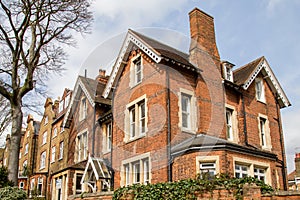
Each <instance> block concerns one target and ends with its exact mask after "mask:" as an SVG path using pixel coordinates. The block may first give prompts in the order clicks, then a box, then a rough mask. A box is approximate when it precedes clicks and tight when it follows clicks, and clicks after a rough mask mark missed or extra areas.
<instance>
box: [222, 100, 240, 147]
mask: <svg viewBox="0 0 300 200" xmlns="http://www.w3.org/2000/svg"><path fill="white" fill-rule="evenodd" d="M229 112H230V117H231V119H230V120H231V124H228V123H227V120H228V119H227V117H228V113H229ZM229 125H230V126H231V130H230V131H231V132H230V133H229V134H228V128H229V127H228V126H229ZM225 126H226V127H225V128H226V131H225V132H226V138H227V140H229V141H231V142H235V143H237V142H238V141H239V137H238V119H237V112H236V109H235V107H234V106H232V105H229V104H225Z"/></svg>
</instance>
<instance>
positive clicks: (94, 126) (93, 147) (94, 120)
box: [92, 95, 96, 157]
mask: <svg viewBox="0 0 300 200" xmlns="http://www.w3.org/2000/svg"><path fill="white" fill-rule="evenodd" d="M95 96H96V95H95ZM94 103H95V102H94ZM95 132H96V103H95V105H94V117H93V133H92V140H93V141H92V157H94V155H95Z"/></svg>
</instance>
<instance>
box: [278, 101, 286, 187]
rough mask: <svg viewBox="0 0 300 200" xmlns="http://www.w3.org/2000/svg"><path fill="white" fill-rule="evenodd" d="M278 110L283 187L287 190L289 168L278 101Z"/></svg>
mask: <svg viewBox="0 0 300 200" xmlns="http://www.w3.org/2000/svg"><path fill="white" fill-rule="evenodd" d="M276 110H277V116H278V119H277V122H278V128H279V135H280V138H279V139H280V146H281V157H282V161H281V170H282V179H283V189H284V190H285V191H286V190H287V189H288V188H287V169H286V160H285V149H284V144H283V130H282V125H281V114H280V109H279V104H278V102H277V104H276Z"/></svg>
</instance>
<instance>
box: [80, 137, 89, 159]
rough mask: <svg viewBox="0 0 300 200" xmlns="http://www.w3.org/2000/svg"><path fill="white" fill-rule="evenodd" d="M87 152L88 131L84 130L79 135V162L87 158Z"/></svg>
mask: <svg viewBox="0 0 300 200" xmlns="http://www.w3.org/2000/svg"><path fill="white" fill-rule="evenodd" d="M87 152H88V139H87V132H84V133H81V134H79V135H78V136H77V162H80V161H82V160H84V159H86V158H87Z"/></svg>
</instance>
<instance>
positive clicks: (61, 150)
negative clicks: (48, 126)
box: [58, 141, 64, 160]
mask: <svg viewBox="0 0 300 200" xmlns="http://www.w3.org/2000/svg"><path fill="white" fill-rule="evenodd" d="M63 156H64V142H63V141H61V142H60V143H59V158H58V159H59V160H60V159H62V158H63Z"/></svg>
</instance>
